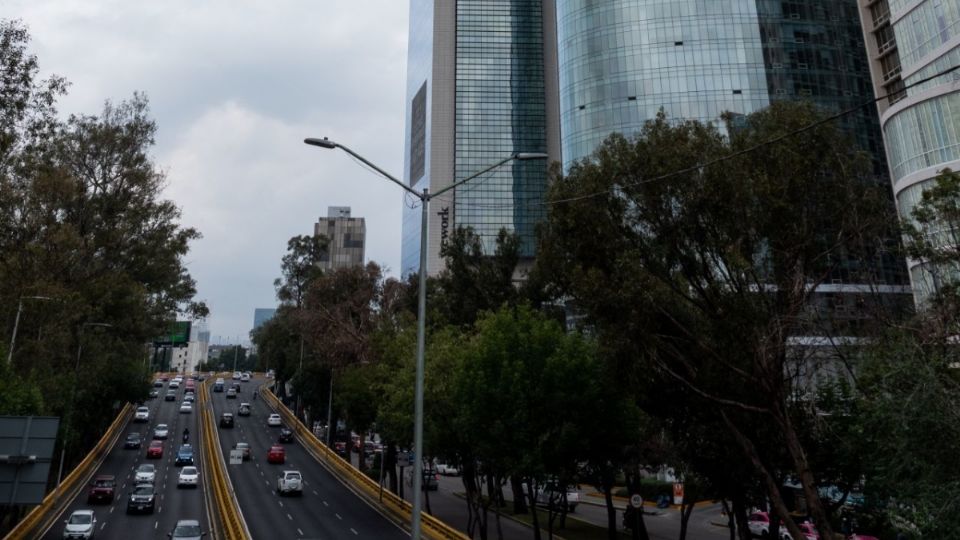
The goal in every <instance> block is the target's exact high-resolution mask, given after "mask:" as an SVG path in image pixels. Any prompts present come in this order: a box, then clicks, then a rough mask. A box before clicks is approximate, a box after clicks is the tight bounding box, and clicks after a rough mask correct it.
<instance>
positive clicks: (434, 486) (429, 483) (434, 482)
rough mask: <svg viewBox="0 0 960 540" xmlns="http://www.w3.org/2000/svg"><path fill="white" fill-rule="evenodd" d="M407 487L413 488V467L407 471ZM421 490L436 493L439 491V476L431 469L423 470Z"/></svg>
mask: <svg viewBox="0 0 960 540" xmlns="http://www.w3.org/2000/svg"><path fill="white" fill-rule="evenodd" d="M407 485H408V486H411V487H413V467H410V468H409V470H408V471H407ZM422 485H423V489H426V490H429V491H436V490H438V489H440V474H439V473H437V470H436V469H434V468H432V467H426V468H424V469H423V484H422Z"/></svg>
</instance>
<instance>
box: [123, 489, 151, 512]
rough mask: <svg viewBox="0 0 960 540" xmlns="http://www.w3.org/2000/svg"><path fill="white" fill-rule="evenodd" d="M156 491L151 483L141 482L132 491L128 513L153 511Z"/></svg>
mask: <svg viewBox="0 0 960 540" xmlns="http://www.w3.org/2000/svg"><path fill="white" fill-rule="evenodd" d="M155 499H156V491H154V489H153V486H152V485H150V484H139V485H137V486H136V487H135V488H133V491H131V492H130V498H129V499H127V513H128V514H132V513H134V512H146V513H148V514H152V513H153V507H154V502H155Z"/></svg>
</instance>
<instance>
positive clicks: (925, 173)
mask: <svg viewBox="0 0 960 540" xmlns="http://www.w3.org/2000/svg"><path fill="white" fill-rule="evenodd" d="M859 1H860V16H861V19H862V20H863V26H864V30H865V33H866V35H867V40H866V45H867V51H868V53H869V55H870V67H871V70H872V72H873V84H874V87H875V89H876V93H877V95H878V96H887V97H886V99H883V100H881V101H880V102H879V103H878V105H877V106H878V109H879V111H880V122H881V124H882V126H883V134H884V138H885V140H886V143H887V154H888V158H889V164H890V175H891V181H892V182H893V191H894V195H895V197H896V202H897V210H898V212H899V213H900V218H901V219H910V217H911V212H912V211H913V208H914V207H915V206H916V204H917V203H918V202H919V201H920V198H921V196H922V193H923V190H924V189H925V188H927V187H929V186H930V184H931V182H932V179H933V178H934V177H935V176H936V175H937V173H938V172H939V171H940V170H942V169H944V168H950V169H952V170H955V171H956V170H960V87H958V86H957V81H958V80H960V73H957V72H953V73H950V74H947V75H943V76H940V77H937V78H935V79H933V80H931V81H928V82H925V83H922V84H917V86H915V87H913V88H906V87H909V86H910V85H913V84H916V83H917V82H919V81H921V80H923V79H926V78H929V77H931V76H933V75H935V74H937V73H939V72H941V71H943V70H945V69H947V68H951V67H954V66H957V65H960V0H889V2H888V0H859ZM908 266H909V269H910V280H911V282H912V283H913V289H914V296H915V298H916V300H917V303H918V304H920V305H922V304H923V303H924V300H925V299H926V298H927V297H928V295H929V294H930V293H931V292H934V291H936V289H937V288H938V286H939V284H940V282H941V281H942V280H945V279H947V280H956V279H958V278H960V276H956V275H951V276H945V275H942V274H943V272H945V271H949V270H948V269H941V268H934V267H931V266H930V265H927V264H924V263H923V262H922V261H908Z"/></svg>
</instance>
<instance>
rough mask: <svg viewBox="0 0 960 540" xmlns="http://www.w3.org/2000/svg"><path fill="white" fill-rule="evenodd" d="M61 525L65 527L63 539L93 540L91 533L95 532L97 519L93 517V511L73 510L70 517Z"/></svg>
mask: <svg viewBox="0 0 960 540" xmlns="http://www.w3.org/2000/svg"><path fill="white" fill-rule="evenodd" d="M63 523H64V524H65V525H66V526H65V527H64V528H63V537H64V538H65V539H66V538H83V539H84V540H87V539H89V538H93V533H94V531H95V530H96V526H97V518H96V516H94V515H93V510H74V512H73V513H72V514H70V517H69V518H67V519H65V520H64V521H63Z"/></svg>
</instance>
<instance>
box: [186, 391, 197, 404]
mask: <svg viewBox="0 0 960 540" xmlns="http://www.w3.org/2000/svg"><path fill="white" fill-rule="evenodd" d="M183 400H184V401H189V402H191V403H193V402H194V401H196V400H197V395H196V394H194V393H193V392H187V393H186V394H184V395H183Z"/></svg>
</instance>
